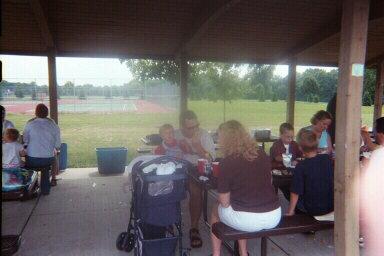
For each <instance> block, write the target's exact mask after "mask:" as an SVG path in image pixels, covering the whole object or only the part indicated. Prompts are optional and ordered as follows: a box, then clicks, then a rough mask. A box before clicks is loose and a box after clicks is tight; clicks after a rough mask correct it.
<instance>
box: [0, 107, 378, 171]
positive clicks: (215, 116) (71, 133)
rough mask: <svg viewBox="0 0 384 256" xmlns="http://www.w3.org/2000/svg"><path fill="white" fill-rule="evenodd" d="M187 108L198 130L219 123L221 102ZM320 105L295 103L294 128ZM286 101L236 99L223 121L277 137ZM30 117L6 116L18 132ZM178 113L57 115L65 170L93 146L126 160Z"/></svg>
mask: <svg viewBox="0 0 384 256" xmlns="http://www.w3.org/2000/svg"><path fill="white" fill-rule="evenodd" d="M188 104H189V108H190V109H192V110H194V111H195V112H196V114H197V115H198V117H199V121H200V124H201V127H203V128H205V129H208V130H213V129H216V128H217V126H218V125H219V124H220V123H221V122H223V120H224V117H223V103H222V102H208V101H189V103H188ZM325 107H326V104H324V103H306V102H296V107H295V128H296V130H298V129H299V128H301V127H303V126H307V125H309V120H310V118H311V116H312V115H313V114H314V113H315V112H316V111H318V110H320V109H325ZM372 113H373V108H372V107H363V109H362V119H363V123H364V124H367V125H368V126H371V124H372V116H373V114H372ZM285 115H286V102H285V101H278V102H258V101H247V100H237V101H233V102H232V103H227V105H226V119H227V120H229V119H236V120H239V121H240V122H242V123H243V124H244V125H245V126H246V127H247V128H248V129H251V128H271V129H272V132H273V134H277V131H278V127H279V125H280V123H282V122H284V120H285ZM30 118H31V116H30V115H23V114H8V116H7V119H9V120H11V121H12V122H14V124H15V125H16V128H17V129H19V130H22V129H23V128H24V125H25V123H26V121H27V120H29V119H30ZM177 119H178V113H177V112H174V113H156V114H135V113H111V114H108V113H102V114H100V113H65V114H60V115H59V125H60V128H61V132H62V140H63V142H66V143H67V144H68V151H69V152H68V164H69V167H93V166H96V165H97V162H96V153H95V148H96V147H114V146H124V147H127V148H128V152H129V159H132V158H133V157H134V156H136V148H138V147H139V146H142V144H141V143H140V138H141V137H143V136H145V135H147V134H150V133H157V131H158V127H159V126H160V125H162V124H164V123H171V124H173V125H174V126H175V127H178V125H177Z"/></svg>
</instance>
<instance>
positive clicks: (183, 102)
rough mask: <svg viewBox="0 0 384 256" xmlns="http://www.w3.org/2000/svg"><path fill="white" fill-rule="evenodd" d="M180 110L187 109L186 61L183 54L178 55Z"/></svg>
mask: <svg viewBox="0 0 384 256" xmlns="http://www.w3.org/2000/svg"><path fill="white" fill-rule="evenodd" d="M179 65H180V112H183V111H185V110H187V109H188V62H187V59H186V58H185V56H184V55H181V56H180V60H179Z"/></svg>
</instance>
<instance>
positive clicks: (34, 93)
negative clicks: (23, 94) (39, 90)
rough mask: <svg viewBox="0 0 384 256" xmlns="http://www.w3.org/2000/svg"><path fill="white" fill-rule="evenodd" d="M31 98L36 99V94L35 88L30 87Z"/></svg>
mask: <svg viewBox="0 0 384 256" xmlns="http://www.w3.org/2000/svg"><path fill="white" fill-rule="evenodd" d="M31 98H32V100H37V95H36V89H35V88H33V89H32V94H31Z"/></svg>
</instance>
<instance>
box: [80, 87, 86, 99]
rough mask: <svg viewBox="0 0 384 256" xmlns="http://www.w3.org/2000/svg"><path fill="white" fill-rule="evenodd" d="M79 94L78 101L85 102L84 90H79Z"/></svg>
mask: <svg viewBox="0 0 384 256" xmlns="http://www.w3.org/2000/svg"><path fill="white" fill-rule="evenodd" d="M78 92H79V100H85V99H86V98H87V97H86V96H85V92H84V88H80V89H79V90H78Z"/></svg>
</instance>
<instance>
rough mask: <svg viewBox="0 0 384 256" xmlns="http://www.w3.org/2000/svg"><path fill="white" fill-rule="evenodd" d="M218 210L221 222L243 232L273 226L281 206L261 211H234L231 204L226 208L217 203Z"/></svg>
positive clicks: (278, 220)
mask: <svg viewBox="0 0 384 256" xmlns="http://www.w3.org/2000/svg"><path fill="white" fill-rule="evenodd" d="M218 210H219V218H220V221H221V222H223V223H224V224H225V225H227V226H230V227H231V228H234V229H237V230H240V231H245V232H256V231H260V230H262V229H270V228H274V227H276V226H277V225H278V224H279V222H280V219H281V207H279V208H277V209H275V210H273V211H270V212H263V213H254V212H241V211H235V210H233V208H232V206H231V205H230V206H229V207H227V208H224V207H222V206H221V205H219V209H218Z"/></svg>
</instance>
